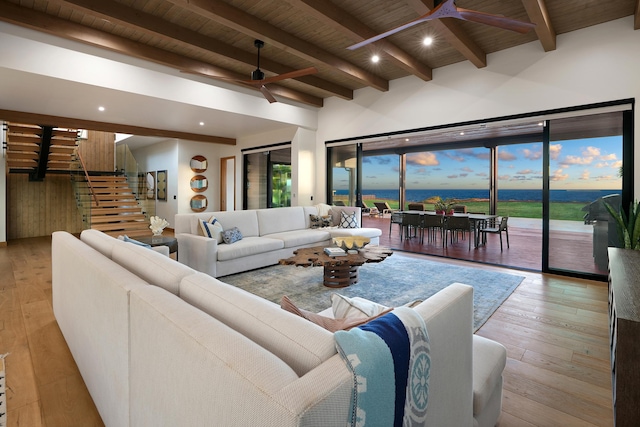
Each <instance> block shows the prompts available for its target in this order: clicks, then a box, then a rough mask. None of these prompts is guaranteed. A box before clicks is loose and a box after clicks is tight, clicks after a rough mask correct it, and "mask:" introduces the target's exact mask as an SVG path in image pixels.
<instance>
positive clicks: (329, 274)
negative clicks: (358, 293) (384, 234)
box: [280, 246, 393, 288]
mask: <svg viewBox="0 0 640 427" xmlns="http://www.w3.org/2000/svg"><path fill="white" fill-rule="evenodd" d="M391 254H393V251H392V250H391V249H389V248H385V247H383V246H365V247H364V248H362V249H360V250H359V251H358V253H357V254H347V255H344V256H335V257H331V256H329V255H327V254H325V253H324V246H316V247H313V248H301V249H298V250H297V251H295V252H294V253H293V256H292V257H291V258H286V259H281V260H280V264H283V265H296V266H301V267H324V281H323V284H324V285H325V286H327V287H329V288H344V287H346V286H349V285H353V284H354V283H357V282H358V267H360V266H361V265H362V264H364V263H366V262H381V261H384V260H385V259H386V258H387V257H388V256H391Z"/></svg>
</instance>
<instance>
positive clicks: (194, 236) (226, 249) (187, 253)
mask: <svg viewBox="0 0 640 427" xmlns="http://www.w3.org/2000/svg"><path fill="white" fill-rule="evenodd" d="M342 212H344V213H345V214H347V215H348V214H355V219H356V224H355V225H356V228H343V227H340V222H341V215H342ZM318 213H319V212H318V208H317V207H315V206H295V207H288V208H273V209H255V210H240V211H226V212H201V213H189V214H177V215H176V216H175V221H174V224H175V229H174V230H175V236H176V238H177V239H178V261H180V262H181V263H183V264H185V265H188V266H189V267H191V268H193V269H195V270H198V271H201V272H203V273H207V274H209V275H210V276H213V277H221V276H227V275H229V274H235V273H239V272H242V271H247V270H252V269H255V268H260V267H266V266H268V265H274V264H277V263H278V261H279V260H280V259H283V258H288V257H290V256H292V255H293V251H295V250H296V249H299V248H304V247H312V246H329V245H330V244H331V239H332V238H333V237H338V236H364V237H369V238H370V239H371V244H372V245H377V244H378V242H379V237H380V235H381V234H382V231H381V230H380V229H378V228H361V222H360V221H361V212H360V208H358V207H349V206H332V207H331V226H329V227H324V228H311V219H310V218H311V215H316V216H317V215H318ZM211 217H215V218H216V219H217V221H218V222H219V223H220V224H221V225H222V228H223V229H224V230H230V229H232V228H233V227H237V228H238V229H239V230H240V233H241V234H242V239H241V240H239V241H236V242H234V243H231V244H227V243H223V242H219V241H218V240H217V239H215V238H210V237H205V236H204V235H203V232H202V231H201V226H200V223H199V221H208V220H209V219H211Z"/></svg>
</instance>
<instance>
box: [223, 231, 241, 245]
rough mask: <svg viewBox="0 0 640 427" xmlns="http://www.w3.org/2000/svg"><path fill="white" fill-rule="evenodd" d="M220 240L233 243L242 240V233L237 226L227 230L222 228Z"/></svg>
mask: <svg viewBox="0 0 640 427" xmlns="http://www.w3.org/2000/svg"><path fill="white" fill-rule="evenodd" d="M222 240H224V242H225V243H226V244H231V243H235V242H237V241H238V240H242V233H241V232H240V230H239V229H238V227H233V228H230V229H228V230H224V231H223V232H222Z"/></svg>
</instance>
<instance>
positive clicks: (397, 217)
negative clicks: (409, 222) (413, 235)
mask: <svg viewBox="0 0 640 427" xmlns="http://www.w3.org/2000/svg"><path fill="white" fill-rule="evenodd" d="M393 224H398V225H399V226H400V240H401V241H402V212H391V220H390V221H389V237H391V226H392V225H393Z"/></svg>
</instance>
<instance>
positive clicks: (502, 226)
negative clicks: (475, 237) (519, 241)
mask: <svg viewBox="0 0 640 427" xmlns="http://www.w3.org/2000/svg"><path fill="white" fill-rule="evenodd" d="M508 220H509V217H508V216H503V217H502V219H501V220H500V223H499V224H498V226H497V227H484V228H482V229H481V230H480V232H481V233H482V241H483V242H486V241H487V233H493V234H499V235H500V252H502V232H503V231H504V234H505V235H506V236H507V249H508V248H509V228H508V227H507V221H508Z"/></svg>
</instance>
